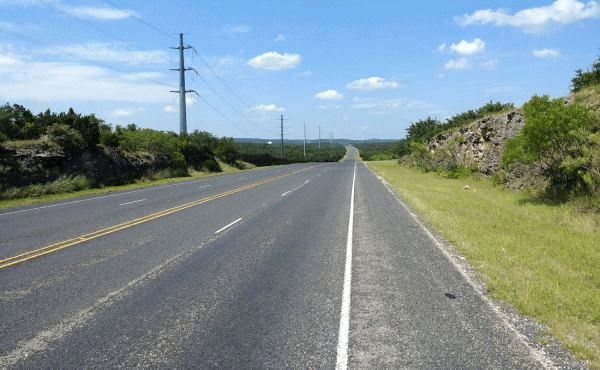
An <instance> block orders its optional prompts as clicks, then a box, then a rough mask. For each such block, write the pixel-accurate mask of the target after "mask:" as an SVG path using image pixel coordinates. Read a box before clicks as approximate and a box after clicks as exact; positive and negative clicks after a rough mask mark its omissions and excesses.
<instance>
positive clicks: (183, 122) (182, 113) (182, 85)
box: [171, 33, 198, 135]
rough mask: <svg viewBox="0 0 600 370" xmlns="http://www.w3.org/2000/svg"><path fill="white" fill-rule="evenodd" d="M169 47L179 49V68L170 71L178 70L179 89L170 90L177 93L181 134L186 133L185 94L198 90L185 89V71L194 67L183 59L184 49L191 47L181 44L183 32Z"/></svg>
mask: <svg viewBox="0 0 600 370" xmlns="http://www.w3.org/2000/svg"><path fill="white" fill-rule="evenodd" d="M171 49H177V50H179V68H172V69H171V71H179V90H171V92H174V93H178V94H179V133H180V134H181V135H187V113H186V104H185V96H186V94H187V93H195V94H196V95H197V94H198V92H196V90H186V89H185V71H192V70H194V68H191V67H190V68H186V67H185V61H184V53H183V52H184V51H185V49H192V47H191V46H190V45H185V46H184V44H183V33H180V34H179V46H176V47H171Z"/></svg>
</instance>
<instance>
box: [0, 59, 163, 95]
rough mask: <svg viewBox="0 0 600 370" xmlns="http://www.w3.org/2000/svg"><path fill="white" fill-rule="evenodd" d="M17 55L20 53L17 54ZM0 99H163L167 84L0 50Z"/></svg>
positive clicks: (84, 65) (83, 65)
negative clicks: (40, 60)
mask: <svg viewBox="0 0 600 370" xmlns="http://www.w3.org/2000/svg"><path fill="white" fill-rule="evenodd" d="M19 55H20V54H19ZM0 60H2V61H3V62H2V63H0V101H36V102H50V101H67V102H71V101H123V102H135V103H167V102H169V101H170V100H171V99H172V96H171V95H172V94H170V93H169V90H170V88H169V87H168V86H163V85H160V84H157V83H153V82H148V81H147V80H143V79H141V78H140V76H139V75H136V74H123V73H117V72H114V71H111V70H109V69H106V68H102V67H97V66H90V65H86V64H80V63H68V62H36V61H31V60H29V59H25V58H23V57H21V56H18V55H16V54H10V53H6V52H3V51H2V50H0Z"/></svg>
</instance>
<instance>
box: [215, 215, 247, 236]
mask: <svg viewBox="0 0 600 370" xmlns="http://www.w3.org/2000/svg"><path fill="white" fill-rule="evenodd" d="M242 219H243V217H240V218H238V219H237V220H235V221H233V222H232V223H230V224H228V225H226V226H223V227H222V228H220V229H219V230H217V231H215V234H218V233H220V232H221V231H225V230H226V229H227V228H229V227H231V226H233V225H235V224H237V223H238V222H240V221H242Z"/></svg>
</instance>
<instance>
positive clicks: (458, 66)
mask: <svg viewBox="0 0 600 370" xmlns="http://www.w3.org/2000/svg"><path fill="white" fill-rule="evenodd" d="M470 68H471V63H470V62H469V59H467V58H458V59H451V60H449V61H448V62H446V64H445V65H444V69H446V70H454V71H458V70H464V69H470Z"/></svg>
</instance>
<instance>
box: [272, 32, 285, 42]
mask: <svg viewBox="0 0 600 370" xmlns="http://www.w3.org/2000/svg"><path fill="white" fill-rule="evenodd" d="M273 41H275V42H283V41H285V35H284V34H282V33H280V34H279V35H277V37H275V39H274V40H273Z"/></svg>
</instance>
